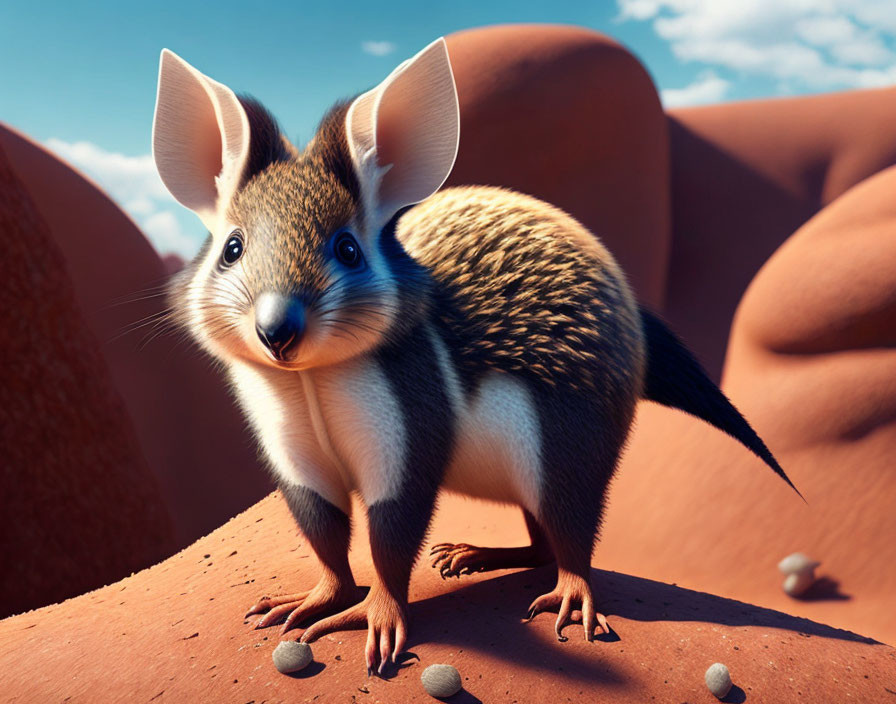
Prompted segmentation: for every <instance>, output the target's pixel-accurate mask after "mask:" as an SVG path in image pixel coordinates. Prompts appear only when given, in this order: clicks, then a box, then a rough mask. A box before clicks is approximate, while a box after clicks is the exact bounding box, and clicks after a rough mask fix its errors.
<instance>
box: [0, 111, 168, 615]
mask: <svg viewBox="0 0 896 704" xmlns="http://www.w3.org/2000/svg"><path fill="white" fill-rule="evenodd" d="M2 129H3V128H2V126H0V135H2ZM10 162H11V160H8V159H7V154H6V150H5V148H4V147H3V145H2V139H0V232H2V233H3V236H2V239H3V250H2V256H0V310H2V322H0V555H2V556H3V558H2V563H3V576H2V578H0V617H3V616H8V615H10V614H13V613H19V612H22V611H26V610H27V609H33V608H36V607H38V606H43V605H44V604H48V603H53V602H54V601H62V600H63V599H67V598H68V597H72V596H76V595H78V594H83V593H84V592H85V591H87V590H89V589H96V588H97V587H100V586H102V585H104V584H109V583H111V582H114V581H115V580H118V579H121V578H122V577H125V576H127V575H128V574H130V573H131V572H134V571H136V570H140V569H143V568H144V567H148V566H149V565H152V564H154V563H156V562H158V561H159V560H162V559H164V558H165V557H167V556H168V555H170V554H171V553H172V552H173V551H174V550H175V548H176V544H175V541H174V535H173V531H172V522H171V517H170V515H169V512H168V509H167V506H166V503H165V501H164V500H163V496H162V492H161V491H160V487H159V486H158V483H157V481H156V477H155V476H153V473H152V470H151V468H150V467H149V466H148V464H147V462H146V459H145V457H144V455H143V451H142V447H141V445H140V442H139V438H138V436H137V434H136V432H135V428H134V425H133V424H132V422H131V418H130V417H129V415H128V413H127V408H126V404H125V403H124V401H123V398H122V396H121V393H120V389H119V388H118V387H117V385H116V384H115V379H114V378H113V376H112V375H111V374H110V372H109V368H108V366H107V365H106V363H105V361H104V359H103V355H102V346H101V345H100V344H99V341H98V340H97V338H96V337H95V336H94V335H92V334H91V332H90V330H89V326H88V325H87V323H86V320H85V317H84V315H83V311H82V310H81V309H80V307H79V304H78V300H77V296H76V289H75V286H74V285H73V282H72V280H71V277H70V269H69V267H68V266H67V263H66V260H65V257H64V256H63V253H62V251H61V249H60V248H59V247H58V246H57V243H56V242H54V240H53V237H52V233H51V231H50V228H49V227H48V225H47V221H46V219H45V218H44V216H43V213H42V212H41V211H40V209H39V208H38V205H37V203H36V201H35V199H34V198H32V196H31V194H30V193H29V192H28V190H27V188H26V187H25V185H24V183H23V180H22V179H21V178H20V177H19V176H18V174H17V173H16V172H15V171H14V169H13V167H12V164H11V163H10ZM85 209H86V210H89V209H90V207H89V206H87V205H86V204H85ZM71 219H72V220H77V219H78V218H71Z"/></svg>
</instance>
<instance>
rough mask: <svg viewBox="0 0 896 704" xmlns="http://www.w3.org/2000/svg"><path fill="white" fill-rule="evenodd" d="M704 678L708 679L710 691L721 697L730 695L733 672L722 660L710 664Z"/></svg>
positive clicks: (707, 684)
mask: <svg viewBox="0 0 896 704" xmlns="http://www.w3.org/2000/svg"><path fill="white" fill-rule="evenodd" d="M703 679H704V680H706V686H707V687H708V688H709V691H710V692H712V693H713V694H714V695H715V696H716V697H718V698H719V699H723V698H724V697H726V696H728V692H730V691H731V673H730V672H728V668H727V667H725V666H724V665H723V664H722V663H720V662H717V663H713V664H712V665H710V666H709V669H708V670H707V671H706V675H704V677H703Z"/></svg>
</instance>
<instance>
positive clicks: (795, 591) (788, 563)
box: [778, 552, 821, 596]
mask: <svg viewBox="0 0 896 704" xmlns="http://www.w3.org/2000/svg"><path fill="white" fill-rule="evenodd" d="M820 564H821V563H820V562H817V561H816V560H810V559H809V558H808V557H806V556H805V555H803V553H801V552H795V553H793V554H792V555H788V556H787V557H785V558H784V559H783V560H781V561H780V562H779V563H778V569H779V570H781V572H782V573H784V574H786V575H787V577H786V578H785V579H784V585H783V588H784V591H785V592H786V593H787V594H789V595H790V596H799V595H800V594H803V593H805V592H806V590H808V589H809V587H811V586H812V585H813V584H815V568H816V567H818V566H819V565H820Z"/></svg>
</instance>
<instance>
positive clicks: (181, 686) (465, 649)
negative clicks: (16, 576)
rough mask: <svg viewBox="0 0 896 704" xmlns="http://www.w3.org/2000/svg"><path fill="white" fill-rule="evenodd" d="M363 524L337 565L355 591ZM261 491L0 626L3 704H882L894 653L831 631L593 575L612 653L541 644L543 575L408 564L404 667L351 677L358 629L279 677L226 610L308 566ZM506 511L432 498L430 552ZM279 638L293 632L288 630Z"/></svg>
mask: <svg viewBox="0 0 896 704" xmlns="http://www.w3.org/2000/svg"><path fill="white" fill-rule="evenodd" d="M364 530H365V526H364V524H363V521H359V522H358V525H356V527H355V533H356V535H360V536H361V539H360V540H356V545H355V549H354V550H353V553H352V564H353V567H354V568H355V573H356V575H357V576H358V579H359V582H360V583H361V584H369V575H370V570H369V565H370V556H369V552H368V549H367V546H366V540H364V538H363V536H364ZM296 533H297V531H296V529H295V527H294V523H293V521H292V517H291V516H290V515H289V512H288V510H287V509H286V506H285V504H284V503H283V502H282V500H281V499H280V497H279V495H274V496H271V497H268V498H266V499H264V500H263V501H262V502H261V503H259V504H258V505H256V506H253V507H252V508H251V509H249V510H248V511H247V512H245V513H244V514H242V515H240V516H238V517H237V518H235V519H234V520H232V521H230V522H229V523H227V524H226V525H224V526H223V527H221V528H220V529H218V530H217V531H215V532H214V533H212V534H211V535H209V536H207V537H205V538H203V539H201V540H199V541H198V542H197V543H196V544H195V545H192V546H190V547H189V548H188V549H186V550H184V551H183V552H181V553H179V554H178V555H176V556H174V557H172V558H170V559H169V560H167V561H165V562H163V563H162V564H160V565H157V566H155V567H152V568H150V569H149V570H146V571H144V572H141V573H140V574H138V575H136V576H134V577H131V578H129V579H125V580H123V581H122V582H120V583H118V584H114V585H111V586H109V587H106V588H104V589H101V590H98V591H96V592H93V593H91V594H86V595H84V596H81V597H78V598H77V599H73V600H71V601H68V602H65V603H64V604H60V605H56V606H49V607H46V608H44V609H41V610H40V611H38V612H33V613H28V614H23V615H21V616H17V617H14V618H11V619H7V620H5V621H3V622H0V662H3V664H4V671H5V675H4V684H3V687H4V693H5V695H6V696H7V697H8V698H9V701H17V702H30V701H63V700H65V701H68V702H73V703H74V702H92V701H96V699H97V696H98V694H97V693H98V692H102V698H103V699H104V700H107V701H124V700H127V701H154V702H155V701H158V702H166V701H169V702H185V701H240V702H248V701H253V700H254V701H255V702H261V701H267V702H275V701H312V700H315V699H316V700H317V701H358V702H365V701H369V702H376V701H383V702H412V701H432V699H431V698H429V697H428V696H427V695H426V694H425V693H424V692H423V690H422V687H421V685H420V673H421V672H422V671H423V668H424V667H426V666H427V665H429V664H432V663H439V662H445V663H450V664H452V665H454V666H455V667H457V668H458V670H459V671H460V673H461V676H462V677H463V678H464V686H465V689H466V691H465V692H464V693H463V694H460V695H457V696H456V697H455V698H453V699H452V700H451V701H456V702H476V701H483V702H512V701H520V702H563V701H576V702H577V701H584V700H594V699H595V697H596V698H597V699H599V700H600V701H607V702H632V701H652V700H655V701H689V702H712V701H715V699H714V698H713V697H712V695H710V694H709V692H708V691H707V690H706V688H705V685H704V683H703V673H704V672H705V670H706V668H707V667H709V665H711V664H712V663H713V662H716V661H721V662H724V663H725V664H727V665H728V667H729V668H730V670H731V672H732V678H733V680H734V683H735V685H737V686H738V687H739V688H740V690H742V691H741V692H740V693H738V692H737V691H735V692H734V693H733V696H732V698H730V699H728V700H727V701H744V698H743V697H744V695H745V696H746V701H754V702H779V703H781V704H785V703H787V702H802V701H808V700H815V701H829V702H834V701H838V702H839V701H846V700H847V699H851V700H852V701H858V702H884V701H890V699H891V697H892V696H893V695H892V694H888V693H887V688H889V689H890V690H893V691H896V651H894V650H893V649H892V648H890V647H887V646H884V645H875V644H873V643H872V642H869V641H867V640H866V639H864V638H861V637H859V636H855V635H853V634H851V633H847V632H845V631H838V630H836V629H833V628H829V627H827V626H821V625H819V624H815V623H812V622H810V621H805V620H802V619H796V618H793V617H790V616H786V615H784V614H781V613H776V612H773V611H767V610H764V609H759V608H756V607H753V606H749V605H747V604H742V603H738V602H734V601H729V600H726V599H720V598H718V597H714V596H710V595H707V594H700V593H697V592H688V591H685V590H683V589H680V588H676V587H673V586H669V585H665V584H660V583H658V582H650V581H648V580H644V579H637V578H634V577H627V576H624V575H621V574H615V573H609V572H596V575H595V579H596V585H597V598H598V601H599V608H602V609H604V610H605V611H606V613H607V614H608V616H609V619H610V623H611V626H612V628H613V629H614V631H615V633H616V635H617V636H618V638H619V640H611V641H609V642H601V641H597V642H594V643H586V642H584V640H583V639H581V628H580V627H578V626H575V625H573V626H570V627H568V628H567V631H566V635H568V636H569V637H570V640H569V641H568V642H566V643H558V642H557V640H556V638H555V637H554V635H553V620H554V618H553V616H552V615H550V614H542V615H540V616H538V617H537V618H536V619H535V620H534V621H533V622H532V623H522V622H521V617H522V616H523V615H524V613H525V610H526V608H527V606H528V604H529V602H530V601H531V599H532V598H533V597H534V596H537V595H538V594H539V593H541V591H545V590H547V589H550V588H551V587H552V586H553V575H552V572H551V570H550V569H541V570H535V571H528V572H526V571H524V572H517V573H512V572H505V573H498V574H497V575H492V576H482V575H477V576H474V577H469V578H463V579H460V580H450V581H442V580H441V579H439V577H438V575H437V573H436V571H435V570H433V569H431V568H430V567H429V566H428V564H426V563H425V562H421V564H420V565H418V567H417V569H416V571H415V575H414V581H413V582H412V589H411V599H412V604H411V612H410V613H411V633H410V641H409V650H410V651H411V652H413V653H415V654H416V655H417V656H418V657H419V661H417V660H413V659H411V660H408V661H407V662H406V665H405V667H403V668H402V670H401V671H400V672H399V673H398V674H397V675H396V676H395V677H393V678H392V679H390V680H381V679H376V678H368V677H367V676H366V673H365V671H364V659H363V647H364V641H365V639H366V632H364V631H351V632H345V633H337V634H333V635H332V636H326V637H324V638H323V639H322V640H320V641H318V642H316V643H314V644H313V646H312V647H313V650H314V654H315V661H316V662H315V663H314V664H312V665H311V666H309V670H308V672H307V673H306V674H299V675H297V676H285V675H281V674H279V673H278V672H277V671H276V670H275V669H274V666H273V663H272V662H271V653H272V651H273V649H274V647H275V645H276V644H277V642H279V628H278V627H276V626H274V627H270V628H267V629H263V630H253V628H252V626H251V624H249V623H247V622H245V621H244V620H243V614H244V613H245V611H246V609H247V608H248V607H249V606H250V605H251V603H252V602H254V601H255V599H256V598H257V597H259V596H261V595H262V594H271V593H278V592H280V591H281V590H284V591H292V590H295V589H300V588H310V587H311V586H313V584H314V583H315V581H316V577H317V564H316V560H315V558H314V557H313V555H312V554H311V552H310V549H309V548H308V546H307V545H306V544H304V543H303V542H302V541H301V540H300V539H299V538H297V536H296ZM524 534H525V532H524V529H523V524H522V520H521V519H519V517H518V516H517V515H516V514H515V513H513V512H509V511H507V510H506V509H501V508H497V507H493V506H486V505H482V504H475V503H472V502H467V501H464V500H462V499H458V498H451V497H449V498H447V499H445V500H443V501H442V505H441V510H440V512H439V515H438V518H437V520H436V522H435V525H434V527H433V530H432V532H431V542H439V541H441V540H469V541H472V542H475V541H484V542H489V543H496V544H501V543H508V544H511V543H516V544H521V539H522V538H523V536H524ZM290 634H291V637H293V638H295V637H297V636H298V635H299V634H300V631H298V630H296V631H291V632H290Z"/></svg>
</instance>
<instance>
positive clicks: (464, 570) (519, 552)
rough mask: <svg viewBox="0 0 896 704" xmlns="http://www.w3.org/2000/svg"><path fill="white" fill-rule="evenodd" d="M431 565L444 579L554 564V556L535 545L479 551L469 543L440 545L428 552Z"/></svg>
mask: <svg viewBox="0 0 896 704" xmlns="http://www.w3.org/2000/svg"><path fill="white" fill-rule="evenodd" d="M429 556H430V557H431V558H433V562H432V566H433V567H437V568H438V570H439V574H440V575H442V579H445V578H446V577H460V576H461V575H462V574H473V573H474V572H487V571H489V570H501V569H510V568H514V567H538V566H539V565H543V564H546V563H548V562H550V561H551V554H550V552H547V551H545V550H539V549H538V548H536V547H535V546H534V545H527V546H526V547H520V548H480V547H476V546H475V545H467V544H466V543H458V544H457V545H455V544H453V543H439V544H438V545H433V546H432V549H431V550H430V551H429Z"/></svg>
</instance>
